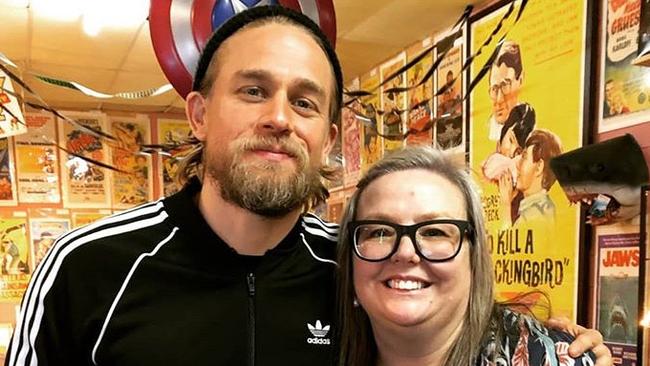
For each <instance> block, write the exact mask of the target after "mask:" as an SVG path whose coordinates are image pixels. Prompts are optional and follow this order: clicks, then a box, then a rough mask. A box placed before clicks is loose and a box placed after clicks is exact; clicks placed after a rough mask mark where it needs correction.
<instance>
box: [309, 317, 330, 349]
mask: <svg viewBox="0 0 650 366" xmlns="http://www.w3.org/2000/svg"><path fill="white" fill-rule="evenodd" d="M307 329H309V332H310V333H311V334H312V335H313V336H314V338H307V343H309V344H330V339H329V338H325V336H326V335H327V333H328V332H329V331H330V326H329V325H326V326H323V324H321V322H320V320H316V325H311V324H309V323H307Z"/></svg>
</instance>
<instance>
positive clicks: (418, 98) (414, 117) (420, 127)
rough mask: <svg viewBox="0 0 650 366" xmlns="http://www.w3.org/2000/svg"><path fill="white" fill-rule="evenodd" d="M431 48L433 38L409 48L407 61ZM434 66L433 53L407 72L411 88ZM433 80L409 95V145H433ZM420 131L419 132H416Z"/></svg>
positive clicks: (407, 139) (409, 92)
mask: <svg viewBox="0 0 650 366" xmlns="http://www.w3.org/2000/svg"><path fill="white" fill-rule="evenodd" d="M429 47H431V38H426V39H424V40H422V41H421V42H418V43H416V44H414V45H413V46H411V47H409V48H408V50H407V51H406V59H407V61H410V60H412V59H414V58H415V57H417V56H419V55H421V54H422V52H424V51H425V50H426V49H427V48H429ZM432 64H433V52H428V54H427V55H426V56H425V57H424V58H423V59H422V60H420V61H419V62H418V63H416V64H415V65H413V67H411V68H410V69H408V70H406V79H407V81H408V86H409V87H414V86H415V85H417V84H418V83H420V81H421V80H422V78H423V77H424V75H425V74H426V73H427V71H429V69H430V68H431V65H432ZM432 80H433V78H430V79H429V80H427V81H426V82H424V83H422V84H421V85H420V86H418V87H415V89H411V90H409V91H408V94H407V101H408V121H407V129H406V130H407V131H410V133H409V135H408V137H407V138H406V143H407V144H408V145H416V144H422V145H431V142H432V139H433V128H432V126H430V122H431V117H432V115H433V113H432V106H433V99H432V95H433V92H432V90H433V83H432ZM415 131H419V132H415Z"/></svg>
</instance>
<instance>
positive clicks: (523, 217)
mask: <svg viewBox="0 0 650 366" xmlns="http://www.w3.org/2000/svg"><path fill="white" fill-rule="evenodd" d="M561 153H562V148H561V146H560V140H559V139H558V137H557V136H556V135H555V134H553V133H552V132H550V131H547V130H535V131H533V132H532V133H531V134H530V136H529V137H528V139H527V140H526V144H525V145H524V149H523V152H522V154H521V159H520V160H519V162H518V164H517V170H518V176H517V190H519V191H520V192H521V193H522V194H523V199H522V200H521V202H520V204H519V218H518V219H517V221H516V222H515V224H520V223H527V222H531V221H542V222H546V223H547V224H553V223H554V222H555V204H554V203H553V201H552V200H551V198H550V197H549V195H548V190H549V189H550V188H551V186H552V185H553V183H555V174H553V170H551V165H550V162H551V159H552V158H554V157H556V156H558V155H560V154H561ZM547 227H550V226H547Z"/></svg>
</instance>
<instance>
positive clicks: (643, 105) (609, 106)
mask: <svg viewBox="0 0 650 366" xmlns="http://www.w3.org/2000/svg"><path fill="white" fill-rule="evenodd" d="M601 1H602V9H603V16H602V19H603V20H602V21H603V24H601V29H602V31H601V35H600V37H601V40H602V41H601V44H602V45H603V46H602V48H601V50H600V52H599V55H600V75H601V78H600V83H599V86H600V90H599V103H598V107H599V111H600V113H599V116H598V121H599V123H598V131H599V132H604V131H609V130H613V129H617V128H621V127H625V126H630V125H633V124H637V123H642V122H647V121H648V120H650V113H648V112H649V111H648V109H650V86H649V84H648V80H649V79H650V68H648V67H644V66H634V65H632V60H634V59H635V58H636V56H637V50H638V47H639V43H638V40H639V23H640V19H641V2H642V0H601Z"/></svg>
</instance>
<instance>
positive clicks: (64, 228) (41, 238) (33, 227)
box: [29, 218, 70, 268]
mask: <svg viewBox="0 0 650 366" xmlns="http://www.w3.org/2000/svg"><path fill="white" fill-rule="evenodd" d="M68 230H70V220H67V219H59V218H37V219H32V218H30V220H29V236H30V238H31V242H32V245H31V250H32V252H31V258H32V268H36V266H38V264H39V263H40V262H41V261H42V260H43V258H44V257H45V255H46V254H47V252H48V251H49V250H50V248H51V247H52V244H54V241H55V240H56V239H57V238H58V237H59V236H61V235H63V234H65V233H66V232H68Z"/></svg>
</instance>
